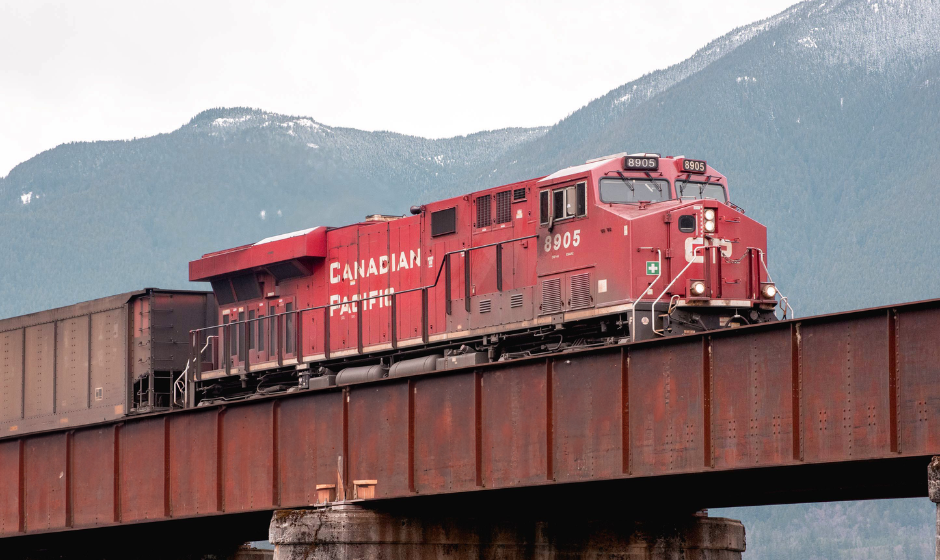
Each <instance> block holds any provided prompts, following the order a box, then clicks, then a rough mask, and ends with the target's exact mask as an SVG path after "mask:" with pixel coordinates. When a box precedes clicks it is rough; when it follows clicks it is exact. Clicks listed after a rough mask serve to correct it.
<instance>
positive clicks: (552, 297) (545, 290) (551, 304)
mask: <svg viewBox="0 0 940 560" xmlns="http://www.w3.org/2000/svg"><path fill="white" fill-rule="evenodd" d="M561 308H562V305H561V278H552V279H550V280H542V314H543V315H547V314H549V313H558V312H559V311H561Z"/></svg>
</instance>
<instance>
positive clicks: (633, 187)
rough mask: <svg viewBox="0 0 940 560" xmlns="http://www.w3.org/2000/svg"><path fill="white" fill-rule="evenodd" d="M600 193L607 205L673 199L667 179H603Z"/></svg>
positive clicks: (602, 200)
mask: <svg viewBox="0 0 940 560" xmlns="http://www.w3.org/2000/svg"><path fill="white" fill-rule="evenodd" d="M600 191H601V202H604V203H606V204H636V203H639V202H662V201H664V200H671V199H672V192H670V189H669V181H666V180H665V179H633V178H630V177H623V178H620V177H617V178H613V177H605V178H603V179H601V189H600Z"/></svg>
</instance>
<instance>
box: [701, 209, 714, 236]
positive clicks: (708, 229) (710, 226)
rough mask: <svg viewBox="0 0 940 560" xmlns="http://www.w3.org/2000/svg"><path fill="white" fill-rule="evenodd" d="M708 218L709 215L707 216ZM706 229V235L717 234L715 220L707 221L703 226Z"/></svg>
mask: <svg viewBox="0 0 940 560" xmlns="http://www.w3.org/2000/svg"><path fill="white" fill-rule="evenodd" d="M712 214H714V212H712ZM705 216H706V218H707V217H708V213H707V212H706V214H705ZM702 227H704V228H705V233H715V221H714V220H705V224H704V225H703V226H702Z"/></svg>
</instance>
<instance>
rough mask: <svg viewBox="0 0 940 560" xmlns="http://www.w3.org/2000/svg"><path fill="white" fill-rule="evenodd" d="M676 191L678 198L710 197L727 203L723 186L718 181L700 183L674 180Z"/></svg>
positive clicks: (698, 198) (700, 198) (699, 198)
mask: <svg viewBox="0 0 940 560" xmlns="http://www.w3.org/2000/svg"><path fill="white" fill-rule="evenodd" d="M676 191H678V193H679V198H694V199H697V200H702V199H706V198H707V199H710V200H719V201H721V202H724V203H727V202H728V196H727V194H726V193H725V188H724V187H723V186H721V185H719V184H718V183H701V182H698V181H676Z"/></svg>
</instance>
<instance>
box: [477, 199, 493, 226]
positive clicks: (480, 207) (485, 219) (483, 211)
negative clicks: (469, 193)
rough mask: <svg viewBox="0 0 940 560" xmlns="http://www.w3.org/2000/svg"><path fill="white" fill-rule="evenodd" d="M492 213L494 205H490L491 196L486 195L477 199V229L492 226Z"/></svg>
mask: <svg viewBox="0 0 940 560" xmlns="http://www.w3.org/2000/svg"><path fill="white" fill-rule="evenodd" d="M491 212H492V204H490V195H488V194H485V195H483V196H478V197H477V226H476V227H487V226H488V225H490V223H491V221H492V218H491V216H490V214H491Z"/></svg>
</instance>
